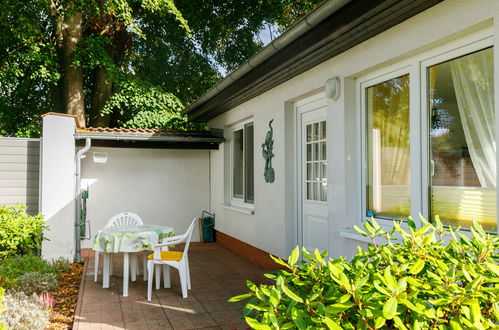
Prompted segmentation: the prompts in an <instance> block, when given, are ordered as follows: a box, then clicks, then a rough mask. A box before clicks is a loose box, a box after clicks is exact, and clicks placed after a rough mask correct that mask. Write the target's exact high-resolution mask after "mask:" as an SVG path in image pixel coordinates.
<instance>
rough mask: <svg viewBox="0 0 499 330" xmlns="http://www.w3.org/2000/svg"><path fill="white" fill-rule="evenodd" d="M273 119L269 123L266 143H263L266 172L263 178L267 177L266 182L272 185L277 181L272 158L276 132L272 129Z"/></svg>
mask: <svg viewBox="0 0 499 330" xmlns="http://www.w3.org/2000/svg"><path fill="white" fill-rule="evenodd" d="M273 121H274V119H272V120H271V121H270V122H269V128H270V130H269V131H268V132H267V135H266V136H265V142H264V143H262V155H263V158H264V159H265V171H264V174H263V176H264V177H265V182H268V183H272V182H274V180H275V173H274V169H273V168H272V158H273V157H274V153H273V152H272V149H273V148H274V130H273V129H272V122H273Z"/></svg>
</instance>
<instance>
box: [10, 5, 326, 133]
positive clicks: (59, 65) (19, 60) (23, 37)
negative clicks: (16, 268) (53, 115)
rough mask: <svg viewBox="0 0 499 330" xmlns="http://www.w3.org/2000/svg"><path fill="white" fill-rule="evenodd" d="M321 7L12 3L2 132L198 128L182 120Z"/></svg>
mask: <svg viewBox="0 0 499 330" xmlns="http://www.w3.org/2000/svg"><path fill="white" fill-rule="evenodd" d="M318 3H319V1H317V0H296V1H291V0H264V1H262V0H246V1H223V0H198V1H192V0H177V1H175V3H174V2H173V0H99V1H97V0H25V1H18V0H3V1H2V4H1V9H2V10H1V11H0V134H1V135H7V136H36V135H38V134H39V130H40V115H41V114H43V113H46V112H49V111H55V112H63V113H70V114H75V115H76V116H78V117H79V119H80V121H81V122H83V123H86V125H87V126H111V127H134V128H139V127H144V128H146V127H147V128H161V129H186V128H187V129H197V128H201V127H202V125H200V124H196V123H188V122H187V121H186V119H185V118H184V117H182V116H181V115H180V111H181V110H182V109H183V107H184V105H186V104H189V103H190V102H191V101H193V100H195V99H196V98H198V97H199V96H201V95H202V94H203V93H205V92H206V91H207V90H208V89H209V88H211V87H212V86H213V85H215V84H216V83H217V82H218V81H219V80H220V79H221V78H222V73H221V72H227V71H231V70H233V69H235V68H237V66H238V65H240V64H241V63H242V62H244V61H245V60H246V59H248V58H249V57H251V56H252V55H254V54H255V53H256V52H257V51H258V50H260V49H261V48H262V47H263V46H264V43H263V42H262V41H261V40H260V38H259V36H261V34H262V31H263V30H265V29H267V30H268V31H270V32H269V33H273V34H274V35H275V34H278V33H280V32H282V30H283V29H285V28H286V27H288V26H289V25H291V24H293V23H294V22H296V21H297V20H298V19H299V18H301V17H302V16H303V15H304V14H306V13H307V12H308V11H310V10H311V9H312V8H314V7H315V6H317V5H318Z"/></svg>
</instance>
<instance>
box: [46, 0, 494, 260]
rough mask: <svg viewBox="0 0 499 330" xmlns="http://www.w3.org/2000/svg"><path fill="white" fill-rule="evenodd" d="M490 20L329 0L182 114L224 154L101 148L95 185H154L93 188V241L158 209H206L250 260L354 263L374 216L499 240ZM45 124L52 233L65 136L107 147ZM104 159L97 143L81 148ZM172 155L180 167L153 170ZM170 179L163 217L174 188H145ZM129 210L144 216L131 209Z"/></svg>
mask: <svg viewBox="0 0 499 330" xmlns="http://www.w3.org/2000/svg"><path fill="white" fill-rule="evenodd" d="M498 22H499V1H497V0H445V1H439V0H370V1H362V0H330V1H327V2H325V3H324V4H323V5H322V6H320V7H319V8H317V9H316V10H315V11H313V12H312V13H310V14H309V15H308V16H307V17H305V18H304V19H303V20H301V21H300V22H298V23H297V24H295V25H294V26H292V27H291V28H290V29H289V30H288V31H286V32H285V33H284V34H282V35H281V36H280V37H279V38H277V39H276V40H274V41H273V42H271V43H270V44H269V45H268V46H266V47H265V48H264V49H263V50H261V51H260V52H259V53H258V54H256V55H255V56H254V57H253V58H251V59H249V60H248V61H247V62H246V63H244V64H242V65H241V66H240V67H239V68H238V69H237V70H235V71H234V72H233V73H231V74H230V75H228V76H227V77H226V78H225V79H224V80H223V81H221V82H220V83H219V84H218V85H216V86H215V87H214V88H213V89H212V90H210V91H209V92H208V93H207V94H206V95H204V96H203V97H201V98H200V99H199V100H197V101H196V102H194V103H193V104H191V105H190V106H189V107H188V108H187V109H186V110H185V114H187V115H188V116H189V117H190V119H192V120H194V121H207V122H208V126H209V128H210V129H211V131H212V132H216V131H218V132H219V133H220V134H223V137H224V141H223V142H221V141H222V139H219V140H216V141H217V142H216V143H217V144H218V143H219V142H221V143H220V145H219V146H217V147H207V148H205V150H203V151H202V153H198V154H196V153H193V152H189V153H187V152H182V153H180V154H179V153H174V152H171V151H168V150H166V151H165V150H163V151H154V150H157V149H153V150H149V151H147V152H145V151H143V152H141V153H139V154H138V156H134V155H137V153H132V152H131V149H120V151H116V150H117V149H108V150H104V151H105V152H107V153H108V154H109V157H110V158H111V160H112V157H113V155H114V156H116V158H115V159H117V161H115V162H114V163H113V161H110V164H111V165H112V164H115V165H113V166H114V167H109V168H108V169H106V170H105V171H107V172H106V173H107V174H106V175H109V176H110V177H112V178H113V179H114V181H113V180H108V181H105V180H100V181H97V182H108V184H112V182H119V181H120V179H118V173H119V171H122V173H125V174H127V175H128V176H130V175H142V176H144V175H145V174H144V173H149V175H146V176H147V177H145V178H144V180H146V181H140V180H139V181H137V182H141V183H144V182H145V185H142V186H141V187H142V188H140V189H138V188H137V187H139V184H136V185H133V184H131V185H130V184H128V186H127V187H126V189H115V190H113V191H111V192H109V191H108V190H105V189H104V188H103V187H104V186H105V185H101V186H99V185H98V184H95V189H94V191H92V189H93V188H90V191H91V196H96V194H99V195H98V196H99V198H98V199H97V200H95V199H94V201H91V200H90V199H89V203H90V204H89V205H90V207H91V210H89V211H88V212H89V215H90V216H91V218H92V219H99V220H98V222H97V225H96V226H94V229H99V228H98V227H99V226H103V225H104V223H105V218H106V217H107V218H108V217H109V216H111V215H112V214H111V211H109V207H108V206H116V211H118V209H119V208H123V207H126V206H133V208H135V209H139V211H140V209H141V208H142V210H144V212H152V210H156V211H157V213H156V215H154V214H152V213H151V216H150V218H151V219H155V217H156V219H158V220H157V221H160V220H159V219H161V216H158V215H157V214H160V215H161V214H163V215H164V214H167V215H169V216H171V214H168V213H169V211H168V210H169V209H172V210H175V211H174V213H176V214H177V216H178V219H180V218H182V219H183V218H184V217H185V221H186V223H187V221H189V220H190V218H188V217H187V216H189V217H190V216H191V215H192V214H191V213H189V212H192V213H194V214H199V213H200V211H201V210H203V209H205V210H209V211H211V212H212V213H215V214H216V225H215V228H216V230H217V240H218V241H219V242H220V243H221V244H223V245H225V246H226V247H229V248H231V249H233V250H235V251H236V252H238V253H240V254H242V255H245V256H247V257H249V258H256V259H260V261H262V260H263V258H258V257H255V256H265V255H266V254H267V253H272V254H274V255H277V256H281V257H287V256H288V255H289V251H290V250H291V249H292V248H293V247H294V246H296V245H302V246H305V247H306V248H308V249H315V248H317V249H319V250H328V251H329V253H330V255H331V256H334V257H337V256H347V257H348V256H351V255H353V254H354V253H355V251H356V246H357V245H359V244H364V243H365V241H363V238H362V237H361V236H359V235H357V234H356V232H355V231H354V230H353V229H352V227H353V226H354V225H361V224H362V223H363V221H364V219H365V218H366V217H371V216H372V217H374V218H376V219H377V220H378V222H379V223H381V224H383V225H384V226H387V227H390V226H392V224H393V221H394V220H396V219H402V220H403V219H406V218H407V217H408V216H410V215H411V216H412V217H413V218H414V219H416V220H417V219H418V216H419V213H421V214H422V215H423V216H425V217H428V218H430V219H431V218H433V217H434V216H435V215H440V217H441V218H442V219H443V220H444V221H445V223H447V224H451V225H460V226H463V227H468V226H469V225H470V221H471V220H472V219H476V220H478V221H479V222H480V223H481V224H482V225H483V226H484V227H485V228H486V229H487V230H488V231H490V232H497V230H498V227H497V207H496V205H497V194H496V186H497V166H496V163H497V152H496V141H497V134H496V131H497V129H496V128H497V126H498V125H499V120H498V118H499V116H496V112H497V106H496V104H499V102H498V100H497V96H498V95H499V90H498V87H497V86H498V85H499V84H496V85H494V80H496V79H498V78H499V65H494V64H495V63H497V59H499V55H497V54H496V53H497V51H496V50H497V49H499V47H498V45H496V44H497V43H498V42H499V41H498V40H499V38H498V37H499V23H498ZM57 121H65V124H64V125H67V126H68V127H69V128H68V130H67V138H66V140H64V139H62V138H60V137H57V136H55V137H52V138H51V137H50V134H51V133H50V132H52V131H51V130H50V123H53V124H54V125H55V124H57V123H56V122H57ZM46 124H47V125H48V126H47V130H45V129H44V137H43V139H42V144H43V145H44V147H43V148H42V158H43V159H44V161H43V162H42V171H43V172H45V174H42V194H41V195H42V201H41V205H42V206H41V209H42V212H44V213H47V214H49V215H51V216H50V217H49V219H48V221H49V222H50V221H53V222H54V223H63V222H64V221H67V220H64V219H67V218H70V217H71V216H73V215H74V207H72V208H69V209H68V210H67V211H65V213H64V212H63V213H61V211H60V210H61V209H64V207H65V205H67V204H68V203H69V204H70V201H61V200H60V198H59V199H54V198H52V197H51V194H52V195H53V194H56V195H57V194H58V195H59V196H67V195H68V194H69V195H71V194H73V196H74V193H73V192H74V185H71V184H68V185H67V186H66V185H62V184H61V186H59V187H58V189H59V190H58V191H55V190H54V189H55V188H54V187H53V186H50V184H49V183H48V182H52V181H51V180H53V178H59V179H60V178H62V177H63V176H65V177H67V178H68V177H69V178H72V177H73V175H74V173H75V172H74V166H76V165H75V160H74V155H75V150H76V149H75V143H74V138H76V139H80V140H82V139H83V140H84V139H87V138H90V139H94V140H95V139H97V140H99V139H101V140H102V139H108V138H105V137H103V136H101V137H100V138H98V137H95V136H90V135H89V132H88V131H86V132H85V131H83V132H81V131H80V132H79V131H78V130H77V129H76V128H75V124H74V122H73V121H72V119H71V120H69V119H67V118H62V117H57V118H52V119H51V121H50V120H48V119H47V120H46ZM57 125H58V124H57ZM90 133H91V132H90ZM106 134H107V135H113V134H114V133H113V132H108V133H106ZM106 134H104V135H106ZM215 135H216V134H215ZM128 138H129V139H130V140H131V141H132V140H134V137H128ZM211 138H213V137H211ZM50 139H51V142H50V143H51V146H52V147H51V148H52V149H54V148H55V150H53V152H54V155H51V154H50V153H49V149H50V148H49V140H50ZM124 139H126V138H124ZM63 140H64V141H69V142H67V143H66V142H65V143H66V144H67V145H66V146H65V148H67V150H68V155H70V157H66V158H65V161H64V162H65V164H66V165H64V166H65V167H64V166H63V165H61V164H62V162H61V161H60V159H59V160H58V161H55V160H54V158H51V157H55V155H56V154H57V152H60V150H61V148H63V147H64V146H62V145H61V143H62V142H60V141H63ZM94 140H92V141H94ZM135 140H136V138H135ZM204 141H205V142H207V141H208V140H204ZM210 141H211V140H210ZM213 141H215V140H213ZM57 144H58V145H59V146H58V147H57ZM80 145H81V144H80ZM95 146H97V147H95ZM103 147H106V145H100V146H99V145H96V144H92V148H95V149H90V151H92V150H93V152H99V151H101V152H102V151H103V149H102V148H103ZM107 147H109V146H107ZM121 147H126V146H123V145H121ZM99 148H101V149H99ZM127 150H128V151H127ZM176 156H177V157H178V156H182V157H184V158H183V161H182V163H181V164H184V165H186V166H187V167H185V168H184V167H183V166H184V165H181V166H179V165H178V164H177V165H176V164H174V163H168V164H166V163H162V162H163V161H162V160H161V159H163V158H164V157H167V158H169V159H171V157H176ZM127 157H128V158H131V157H139V158H141V159H146V158H148V157H149V158H153V159H154V162H153V163H150V164H149V165H148V166H149V167H148V168H147V170H145V169H143V170H141V168H142V167H141V166H142V165H140V164H141V163H134V165H133V166H132V168H131V169H130V168H128V169H127V168H124V167H123V165H122V164H124V163H126V162H127V161H126V159H127ZM162 157H163V158H162ZM82 162H83V168H82V173H81V175H82V178H86V179H88V180H91V179H94V180H99V178H98V177H99V175H103V174H102V173H103V171H104V168H103V167H101V168H99V167H98V166H100V165H98V164H97V165H96V164H93V163H92V162H91V161H90V160H89V159H86V160H83V161H82ZM134 162H135V161H134ZM137 162H138V160H137ZM151 164H152V165H151ZM196 164H197V165H199V164H202V165H203V166H201V167H199V166H197V165H196ZM111 165H110V166H111ZM61 166H62V167H61ZM163 166H169V167H168V171H165V169H164V167H163ZM189 166H190V167H189ZM128 167H130V166H128ZM179 168H182V169H183V172H182V179H181V180H177V181H175V182H176V184H177V186H176V187H181V188H182V189H181V190H180V191H181V195H182V196H183V197H182V198H183V199H182V200H179V201H178V205H181V208H180V209H179V208H172V207H170V206H169V205H168V202H169V201H170V200H171V198H172V196H173V197H177V195H178V194H170V195H166V196H167V197H166V198H162V197H161V196H163V195H161V194H164V193H165V194H166V190H167V189H166V188H168V187H165V186H167V182H170V181H168V180H169V179H168V180H167V179H164V180H165V181H162V182H164V183H165V184H164V185H158V184H156V183H157V179H156V178H155V177H154V176H151V175H150V173H152V172H153V171H157V173H163V174H164V175H166V174H165V173H168V172H169V173H174V171H175V169H179ZM187 168H190V171H191V172H188V171H187V170H186V169H187ZM49 170H50V171H52V172H51V173H52V177H51V176H50V175H49V173H48V171H49ZM172 171H173V172H172ZM189 173H195V174H193V175H190V174H189ZM163 174H162V175H163ZM170 176H171V175H170ZM44 178H45V179H44ZM69 180H71V179H69ZM60 181H61V182H62V181H63V180H62V179H61V180H60ZM182 182H184V183H185V184H182ZM196 182H202V184H201V187H202V189H201V190H199V189H198V188H196ZM148 185H149V186H151V187H153V188H154V189H155V190H154V198H153V201H152V202H151V200H150V197H141V196H145V194H146V193H147V192H148V191H149V190H150V189H149V190H148V189H146V188H143V187H144V186H145V187H148ZM159 186H161V187H159ZM99 187H100V188H99ZM172 187H173V186H172ZM172 187H170V188H172ZM51 189H52V192H50V190H51ZM172 189H177V188H175V187H173V188H172ZM188 189H191V190H192V191H193V192H195V193H192V194H190V193H188V192H187V191H188ZM139 192H140V193H139ZM151 196H152V195H151ZM106 198H108V199H111V200H112V203H109V202H105V201H106ZM140 198H145V199H147V202H148V203H149V204H147V203H146V206H144V205H139V204H140V203H139V202H140ZM122 199H123V200H122ZM56 200H58V202H57V203H58V204H59V205H57V203H56V202H54V201H56ZM123 201H126V202H123ZM120 202H122V203H121V204H120ZM51 203H52V204H53V205H52V206H51ZM92 203H94V204H93V205H94V206H92V205H91V204H92ZM44 210H45V211H44ZM121 211H124V209H121ZM130 211H133V209H132V210H130ZM92 212H94V213H92ZM106 212H107V213H106ZM51 217H52V218H51ZM178 219H175V221H180V220H178ZM96 221H97V220H96ZM57 226H59V225H57ZM68 226H69V227H71V223H69V225H68ZM72 239H73V238H72V237H71V235H69V236H66V237H58V236H57V235H55V234H53V235H52V236H51V241H50V242H48V243H47V244H46V246H47V248H46V249H45V250H46V251H49V252H47V254H48V255H57V253H60V252H59V251H62V250H63V248H64V247H67V246H71V247H72V248H74V246H72V245H71V243H70V242H71V241H72ZM58 240H66V241H64V242H63V244H61V245H57V241H58ZM85 244H86V245H85ZM83 246H84V247H85V246H86V247H89V246H90V245H89V244H88V243H84V244H83ZM72 251H73V250H72ZM255 261H258V260H255Z"/></svg>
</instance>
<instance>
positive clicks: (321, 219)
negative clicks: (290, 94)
mask: <svg viewBox="0 0 499 330" xmlns="http://www.w3.org/2000/svg"><path fill="white" fill-rule="evenodd" d="M296 110H297V111H296V113H297V116H298V118H297V119H298V120H297V122H298V125H297V130H298V134H297V135H298V141H297V142H298V144H299V148H298V149H299V150H298V152H297V156H298V162H297V163H298V180H299V181H298V182H299V186H298V191H299V198H298V199H299V200H298V203H299V212H298V217H299V221H298V227H299V228H298V235H299V237H298V240H299V241H301V242H299V243H300V245H302V246H304V247H305V248H306V249H307V250H309V251H313V250H315V249H318V250H319V251H320V252H322V251H324V250H327V247H328V219H327V209H328V208H327V159H326V153H327V152H326V150H327V147H326V143H327V130H326V116H327V101H326V99H325V98H320V99H317V98H316V99H315V100H313V101H310V102H308V103H304V104H302V105H300V104H298V105H297V107H296Z"/></svg>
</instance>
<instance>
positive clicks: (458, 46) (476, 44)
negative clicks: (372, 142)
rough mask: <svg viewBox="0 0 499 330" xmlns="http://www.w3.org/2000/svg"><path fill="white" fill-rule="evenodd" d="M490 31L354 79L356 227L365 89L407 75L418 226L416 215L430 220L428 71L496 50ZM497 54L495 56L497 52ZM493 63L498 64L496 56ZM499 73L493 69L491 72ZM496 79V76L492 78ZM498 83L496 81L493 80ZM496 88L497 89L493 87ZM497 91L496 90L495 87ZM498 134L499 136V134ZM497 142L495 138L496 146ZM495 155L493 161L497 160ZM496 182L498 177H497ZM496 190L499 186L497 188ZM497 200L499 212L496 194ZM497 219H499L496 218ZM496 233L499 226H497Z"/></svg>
mask: <svg viewBox="0 0 499 330" xmlns="http://www.w3.org/2000/svg"><path fill="white" fill-rule="evenodd" d="M493 36H494V35H493V30H492V28H488V29H485V30H482V31H480V32H477V33H473V34H470V35H469V36H467V37H464V38H461V39H459V40H456V41H454V42H451V43H447V44H445V45H443V46H440V47H436V48H434V49H432V50H431V51H427V52H424V53H421V54H419V55H417V56H414V57H411V58H409V59H407V60H403V61H400V62H398V63H396V64H394V65H391V66H388V67H385V68H384V69H381V70H377V71H374V72H372V73H370V74H367V75H365V76H362V77H360V78H358V79H357V82H356V90H357V100H358V102H359V104H358V106H357V111H359V112H360V116H359V118H360V121H361V122H360V125H359V128H360V136H361V148H360V155H359V159H360V160H361V164H362V166H361V175H360V177H361V185H360V193H359V196H361V198H360V203H361V205H360V206H361V207H360V212H361V213H360V220H359V224H362V223H364V222H365V219H366V218H367V217H366V212H367V205H366V202H367V197H366V193H367V190H366V184H367V104H366V89H367V88H369V87H371V86H373V85H376V84H378V83H381V82H384V81H387V80H389V79H392V78H396V77H400V76H403V75H406V74H409V88H410V92H409V93H410V94H409V95H410V101H409V107H410V116H409V120H410V124H409V127H410V146H411V150H410V175H411V177H410V186H411V187H410V193H411V195H410V196H411V216H412V218H413V219H414V220H415V221H416V223H419V225H421V222H420V220H419V213H421V214H422V215H423V216H424V217H425V218H427V219H428V217H429V211H430V210H429V209H430V208H429V203H430V202H429V199H430V198H429V193H430V190H429V184H430V165H429V161H430V155H429V114H428V107H427V102H428V95H427V69H428V68H429V67H431V66H433V65H435V64H438V63H442V62H445V61H449V60H452V59H454V58H457V57H461V56H464V55H467V54H470V53H473V52H476V51H480V50H483V49H485V48H489V47H495V45H494V37H493ZM496 54H497V53H496ZM496 54H494V56H495V59H494V60H495V62H497V55H496ZM497 70H499V67H498V66H494V71H496V72H497ZM495 76H497V75H495ZM494 83H495V84H499V81H497V82H496V81H495V82H494ZM495 88H496V87H495ZM496 90H497V88H496ZM495 106H496V128H497V131H499V118H498V117H499V114H498V113H497V108H498V106H499V104H497V102H496V105H495ZM498 135H499V134H498ZM498 142H499V139H498V138H496V145H499V143H498ZM497 156H498V155H496V159H497ZM498 179H499V178H498ZM496 186H497V187H499V185H496ZM497 195H498V196H497V197H498V200H496V205H497V210H498V213H499V192H498V194H497ZM497 218H498V220H499V217H497ZM375 219H376V221H377V222H378V223H379V224H380V225H382V226H384V227H385V228H390V227H393V220H387V219H381V218H375ZM497 232H498V233H499V225H498V226H497Z"/></svg>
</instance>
